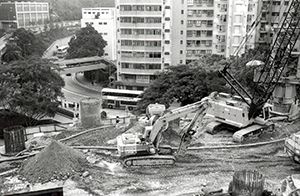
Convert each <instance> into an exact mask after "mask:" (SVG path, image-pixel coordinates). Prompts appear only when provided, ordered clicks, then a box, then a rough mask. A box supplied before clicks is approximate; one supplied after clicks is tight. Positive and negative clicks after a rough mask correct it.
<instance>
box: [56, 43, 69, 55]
mask: <svg viewBox="0 0 300 196" xmlns="http://www.w3.org/2000/svg"><path fill="white" fill-rule="evenodd" d="M68 48H69V46H68V45H66V46H60V47H58V48H57V50H56V56H57V57H58V58H64V57H65V56H66V55H67V52H68Z"/></svg>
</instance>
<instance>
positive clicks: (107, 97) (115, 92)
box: [101, 88, 143, 110]
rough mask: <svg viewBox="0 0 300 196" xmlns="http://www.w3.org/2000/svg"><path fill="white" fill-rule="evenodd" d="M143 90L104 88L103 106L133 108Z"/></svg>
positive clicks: (102, 93)
mask: <svg viewBox="0 0 300 196" xmlns="http://www.w3.org/2000/svg"><path fill="white" fill-rule="evenodd" d="M142 93H143V91H136V90H124V89H113V88H103V89H102V90H101V96H102V107H103V108H117V109H128V110H133V109H134V108H135V107H136V105H137V102H138V101H139V100H141V98H140V97H139V96H140V95H141V94H142Z"/></svg>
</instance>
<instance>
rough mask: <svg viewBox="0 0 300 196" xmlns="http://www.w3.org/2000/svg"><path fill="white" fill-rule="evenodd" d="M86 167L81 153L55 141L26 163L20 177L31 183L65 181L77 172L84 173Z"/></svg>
mask: <svg viewBox="0 0 300 196" xmlns="http://www.w3.org/2000/svg"><path fill="white" fill-rule="evenodd" d="M85 165H86V160H85V157H84V155H83V154H82V153H81V152H78V151H76V150H74V149H72V148H70V147H68V146H66V145H65V144H63V143H61V142H58V141H55V140H53V141H52V142H51V143H50V144H49V145H48V146H47V147H46V148H44V149H43V150H42V151H41V152H40V153H39V154H37V155H36V156H35V157H32V158H30V159H28V160H27V161H26V162H24V164H23V166H22V168H21V170H20V175H21V176H23V177H25V178H26V180H27V181H29V182H42V183H45V182H48V181H51V180H54V179H57V180H65V179H67V178H68V177H70V176H71V175H73V174H74V173H75V172H76V171H82V168H83V167H84V166H85Z"/></svg>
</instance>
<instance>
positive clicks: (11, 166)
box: [0, 0, 300, 196]
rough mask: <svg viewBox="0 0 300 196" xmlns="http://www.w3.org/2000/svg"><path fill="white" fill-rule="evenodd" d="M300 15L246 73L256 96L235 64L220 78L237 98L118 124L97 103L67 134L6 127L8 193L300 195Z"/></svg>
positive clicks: (83, 109) (90, 101)
mask: <svg viewBox="0 0 300 196" xmlns="http://www.w3.org/2000/svg"><path fill="white" fill-rule="evenodd" d="M299 13H300V2H299V1H296V0H292V1H291V2H290V4H289V6H288V10H287V11H286V14H285V17H284V18H283V19H282V21H281V23H280V25H279V26H278V28H277V29H275V30H274V35H273V39H274V41H273V43H272V45H271V49H270V52H269V53H268V54H266V55H267V60H266V61H265V62H262V61H257V60H255V59H254V60H253V61H251V62H249V63H247V64H246V65H245V66H249V67H253V68H254V69H253V70H254V80H253V83H254V85H253V88H252V89H251V90H252V92H249V89H248V90H247V89H246V88H244V87H243V86H242V85H241V84H240V83H239V82H238V81H237V80H236V79H235V78H234V76H233V75H232V74H231V73H230V66H231V64H230V63H227V64H225V65H224V68H223V69H222V70H220V71H219V72H220V75H221V76H222V77H223V78H224V79H225V80H226V82H227V84H228V85H229V86H230V87H231V89H232V92H233V94H228V93H223V92H212V93H211V94H210V95H209V96H207V97H204V98H202V99H201V100H200V101H197V102H195V103H192V104H188V105H185V106H178V107H176V108H172V109H170V108H166V107H165V105H163V104H159V103H153V104H149V105H148V106H147V108H146V112H145V114H142V115H139V116H134V115H133V114H131V113H129V114H130V115H128V116H125V117H123V120H120V119H119V116H117V117H116V118H114V119H110V123H106V122H105V121H104V119H103V118H102V117H101V112H102V105H101V100H100V99H98V98H93V97H91V98H86V99H83V100H82V101H81V102H80V104H79V119H77V120H74V122H73V124H70V125H68V126H64V127H62V125H59V127H60V128H58V127H56V126H54V128H53V129H51V130H47V131H41V128H39V131H37V132H34V133H28V131H27V130H26V129H25V128H23V127H21V126H13V127H7V128H5V129H4V141H5V144H4V146H3V147H1V148H0V153H1V156H0V176H1V178H0V181H1V182H0V194H1V195H7V196H9V195H10V196H13V195H70V196H71V195H72V196H73V195H80V196H85V195H87V196H88V195H91V196H94V195H99V196H102V195H105V196H109V195H110V196H113V195H122V196H127V195H128V196H129V195H131V196H134V195H136V196H140V195H142V196H144V195H145V196H146V195H165V196H196V195H197V196H209V195H210V196H229V195H232V196H272V195H273V196H274V195H276V196H297V195H300V174H299V167H300V165H299V163H300V129H299V125H300V119H299V117H300V108H299V100H298V97H299V96H298V95H297V92H298V90H297V87H298V85H299V83H300V80H299V76H300V73H299V70H300V68H299V65H300V63H299V56H300V53H299V52H298V51H297V50H296V46H295V45H296V43H297V42H298V40H299V35H300V17H299ZM253 28H255V25H254V26H253ZM246 40H247V39H246ZM291 58H293V59H298V63H296V64H294V66H296V67H291V66H292V64H291ZM295 70H296V71H295Z"/></svg>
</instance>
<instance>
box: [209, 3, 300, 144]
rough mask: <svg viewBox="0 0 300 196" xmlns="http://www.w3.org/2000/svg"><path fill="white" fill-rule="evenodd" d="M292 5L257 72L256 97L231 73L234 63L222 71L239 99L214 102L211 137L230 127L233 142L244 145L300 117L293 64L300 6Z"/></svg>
mask: <svg viewBox="0 0 300 196" xmlns="http://www.w3.org/2000/svg"><path fill="white" fill-rule="evenodd" d="M289 3H290V4H289V6H287V9H286V10H285V13H286V14H285V15H284V17H283V18H282V20H281V21H280V23H279V26H278V28H274V36H273V43H272V44H271V47H270V52H269V54H267V55H268V57H267V60H266V62H262V64H261V65H259V66H258V67H257V69H256V70H255V71H254V83H253V84H254V87H253V88H252V89H251V90H252V93H249V92H248V90H247V89H246V88H244V87H243V86H242V85H241V84H240V83H239V82H238V81H237V80H236V79H235V78H234V76H232V75H231V74H230V73H229V71H228V70H229V69H230V65H231V64H230V63H227V64H226V65H225V66H224V68H223V69H222V70H220V74H221V75H222V76H223V78H224V79H225V80H226V82H227V83H228V84H229V85H230V86H231V88H232V89H233V90H234V91H235V93H236V94H237V96H231V95H229V94H225V93H220V94H219V95H218V96H217V97H216V99H214V100H213V102H212V107H211V108H210V109H209V110H208V111H207V116H210V117H212V118H213V119H214V121H213V122H211V123H210V124H208V126H207V131H208V132H209V133H215V132H217V131H218V130H220V129H222V128H223V127H224V126H225V127H226V128H228V127H229V128H230V129H233V130H234V131H235V133H234V134H233V140H234V141H236V142H242V141H244V140H245V139H246V138H247V137H249V136H251V135H253V134H257V133H261V132H262V131H263V130H266V129H273V123H272V121H273V120H278V119H279V120H283V119H285V120H293V119H296V118H297V117H298V116H299V109H298V107H297V97H296V87H295V85H297V84H299V79H298V77H297V75H295V73H293V71H292V68H290V67H289V66H290V65H289V63H290V58H291V57H292V54H293V52H294V51H293V50H294V46H295V44H296V42H297V40H298V38H299V35H300V17H299V13H300V2H299V1H298V0H292V1H290V2H289ZM255 26H257V25H255ZM296 70H297V69H296Z"/></svg>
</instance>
